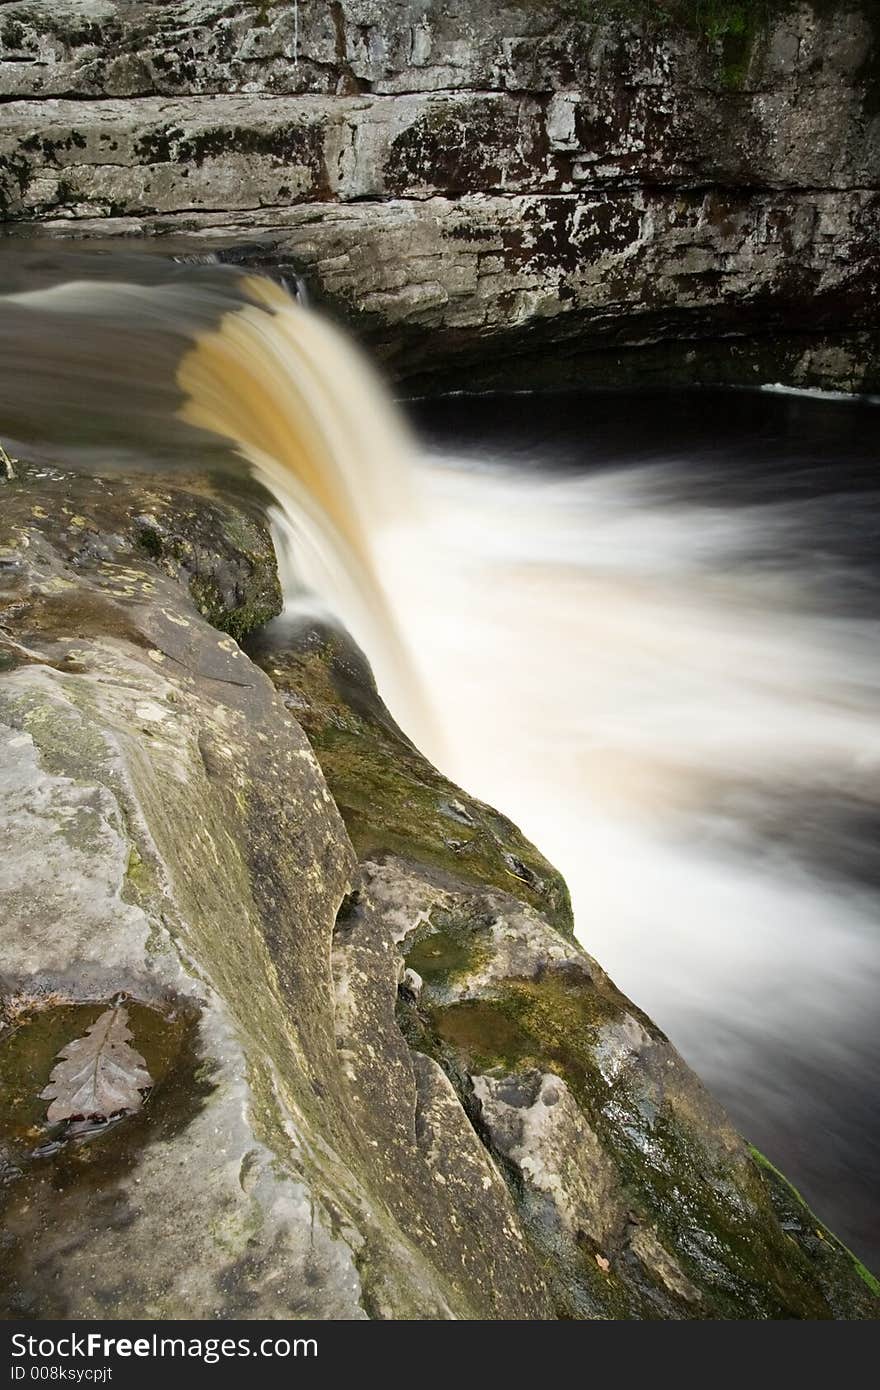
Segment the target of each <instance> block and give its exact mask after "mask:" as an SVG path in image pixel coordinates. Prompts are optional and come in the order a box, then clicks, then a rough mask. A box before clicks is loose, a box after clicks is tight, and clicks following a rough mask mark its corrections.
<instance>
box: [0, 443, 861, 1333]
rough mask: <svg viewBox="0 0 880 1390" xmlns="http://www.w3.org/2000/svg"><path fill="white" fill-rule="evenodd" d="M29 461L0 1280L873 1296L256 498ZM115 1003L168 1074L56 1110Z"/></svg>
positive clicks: (1, 695) (8, 950)
mask: <svg viewBox="0 0 880 1390" xmlns="http://www.w3.org/2000/svg"><path fill="white" fill-rule="evenodd" d="M16 474H17V477H16V479H15V480H13V481H9V482H4V481H0V490H2V497H0V502H2V508H0V744H2V750H3V751H2V758H0V848H2V858H3V873H2V876H0V924H2V925H0V932H2V938H3V940H2V948H3V949H2V959H3V978H2V1003H3V1020H2V1021H3V1027H2V1029H0V1075H2V1078H3V1087H2V1095H3V1099H2V1101H0V1176H2V1188H0V1192H2V1204H3V1236H2V1246H0V1264H2V1268H3V1274H4V1278H3V1280H2V1290H3V1292H2V1295H0V1301H2V1308H3V1312H4V1315H6V1316H26V1317H37V1318H52V1317H60V1318H72V1317H77V1318H92V1317H106V1316H109V1315H112V1316H116V1317H134V1318H138V1317H163V1318H173V1317H184V1318H202V1317H217V1316H220V1317H232V1318H250V1317H261V1316H262V1317H277V1318H281V1317H285V1318H286V1317H295V1318H296V1317H318V1318H364V1317H377V1318H428V1317H430V1318H437V1317H440V1318H449V1317H453V1318H516V1319H549V1318H557V1317H584V1318H597V1317H599V1318H602V1317H674V1318H682V1317H863V1316H871V1315H872V1314H873V1313H876V1309H877V1304H876V1300H875V1298H874V1296H873V1293H872V1287H871V1281H870V1276H867V1275H866V1274H865V1273H864V1271H860V1269H859V1267H858V1266H857V1264H856V1262H855V1261H854V1260H853V1258H852V1257H851V1256H850V1255H849V1253H848V1252H847V1251H846V1250H845V1249H844V1248H843V1247H842V1246H841V1245H840V1244H839V1243H838V1242H837V1241H836V1240H835V1238H834V1237H833V1236H832V1235H831V1234H830V1233H829V1232H828V1231H826V1230H825V1228H824V1227H823V1226H822V1225H821V1223H820V1222H819V1221H818V1220H817V1219H816V1218H815V1217H814V1216H813V1215H812V1214H811V1213H810V1212H809V1211H808V1210H807V1208H806V1207H805V1206H804V1205H803V1203H802V1202H801V1201H800V1199H799V1198H798V1197H797V1195H796V1194H795V1193H794V1191H793V1189H791V1188H790V1187H788V1185H787V1184H786V1183H785V1182H784V1180H783V1179H782V1178H781V1177H780V1176H779V1175H777V1174H776V1173H775V1171H774V1170H773V1169H772V1168H771V1167H770V1166H769V1165H768V1164H767V1162H766V1161H765V1160H763V1159H760V1158H759V1157H756V1156H755V1155H754V1154H753V1153H752V1152H751V1151H750V1150H749V1148H748V1147H747V1145H746V1144H745V1143H744V1142H743V1140H742V1139H740V1137H739V1136H738V1135H737V1134H736V1133H735V1132H734V1131H733V1130H732V1129H731V1127H730V1125H729V1123H728V1121H727V1120H726V1118H725V1117H724V1115H723V1114H722V1112H721V1111H720V1110H719V1108H718V1107H717V1106H716V1105H715V1103H714V1102H713V1101H712V1100H711V1098H710V1097H709V1096H708V1095H707V1094H706V1092H705V1091H704V1090H703V1088H702V1087H701V1086H700V1083H699V1082H698V1081H697V1079H696V1077H694V1075H693V1074H692V1073H691V1072H690V1071H689V1070H688V1069H687V1067H685V1065H684V1063H683V1062H682V1061H681V1059H680V1058H679V1057H678V1056H677V1054H676V1053H675V1051H674V1049H673V1048H672V1047H671V1045H670V1044H669V1042H668V1041H667V1040H666V1039H665V1038H664V1037H663V1035H662V1034H661V1033H660V1032H659V1031H658V1030H657V1029H656V1028H655V1027H654V1025H653V1024H652V1023H651V1021H650V1020H649V1019H647V1018H646V1017H645V1016H644V1015H642V1014H641V1013H640V1011H639V1010H638V1009H637V1008H636V1007H635V1006H634V1005H632V1004H630V1003H629V1001H627V1000H626V999H625V998H624V997H623V996H622V995H620V993H619V992H618V991H617V990H616V989H615V987H614V986H613V984H612V983H611V982H610V981H609V980H608V979H607V977H606V976H605V975H604V973H603V972H602V970H601V969H600V967H599V966H598V965H597V964H596V963H595V962H594V961H593V960H591V959H590V958H589V957H588V956H587V955H586V954H585V953H584V952H583V951H582V950H581V948H580V947H579V946H578V945H577V944H576V943H575V941H574V939H573V937H572V935H571V923H570V913H569V909H568V902H567V895H566V893H565V889H564V885H563V884H562V882H561V880H560V879H559V877H558V875H557V874H556V873H555V872H554V871H553V869H552V868H551V867H550V866H549V865H548V864H547V863H546V862H545V861H544V860H543V859H542V858H541V856H540V855H539V854H538V853H537V851H535V850H534V849H533V848H532V847H531V846H529V845H528V844H527V842H525V841H524V840H523V838H522V836H521V835H520V834H519V832H518V831H517V830H516V828H515V827H514V826H512V825H511V824H510V822H508V821H506V820H505V819H504V817H502V816H500V815H498V814H497V813H496V812H494V811H492V810H491V809H490V808H488V807H485V806H483V805H482V804H481V803H479V802H476V801H474V800H473V799H472V798H470V797H468V796H467V795H466V793H464V792H463V791H460V790H459V789H457V788H455V787H452V786H451V785H450V784H449V783H448V782H446V781H445V779H443V778H442V777H441V776H440V775H439V774H438V773H437V772H436V771H435V770H434V769H433V768H431V767H430V765H429V764H427V763H426V762H425V761H424V759H422V758H421V757H420V755H419V754H418V753H417V751H416V750H415V749H414V748H413V747H412V745H411V744H410V743H408V741H407V740H406V739H405V738H404V737H403V736H402V735H401V734H400V732H399V731H398V730H397V729H396V727H395V726H394V724H393V722H392V721H391V720H390V717H389V716H388V714H387V712H386V711H385V709H384V707H383V706H382V704H381V701H380V700H379V698H378V695H377V694H376V692H375V689H374V687H373V685H372V682H371V679H370V676H369V672H368V670H367V669H366V667H365V664H364V662H363V659H362V658H361V657H360V655H359V654H358V653H357V652H355V651H353V650H352V648H351V646H350V644H348V643H347V642H346V641H344V640H343V639H342V638H341V637H340V636H339V635H338V634H336V635H333V634H331V633H328V632H324V631H321V630H320V629H318V628H306V629H297V630H292V629H290V628H289V627H287V626H285V625H284V624H283V623H281V624H275V625H274V626H273V625H271V624H270V626H269V627H268V628H265V627H264V624H265V623H266V620H267V619H268V618H269V617H270V616H271V615H272V614H273V613H274V612H277V610H278V607H279V596H278V590H277V580H276V579H275V572H274V567H273V566H272V564H271V550H270V547H269V539H268V534H267V532H266V530H265V527H264V526H263V523H262V521H261V519H260V514H259V509H258V506H257V502H256V500H254V501H253V502H252V501H251V500H250V499H249V498H248V497H247V496H246V495H243V496H242V497H241V498H240V500H238V501H237V502H235V503H231V502H229V501H222V500H220V499H218V498H216V497H212V496H211V495H209V494H208V493H206V491H205V489H204V488H202V489H200V490H195V488H193V489H187V488H186V487H185V486H184V485H175V486H174V487H170V486H167V485H166V484H165V483H164V482H161V481H160V482H155V483H154V482H151V481H149V480H143V481H139V482H138V481H135V482H130V483H128V482H126V483H123V482H119V481H117V480H113V481H112V482H108V481H102V480H100V479H88V478H83V477H72V476H67V475H64V474H61V473H55V472H54V471H53V470H50V469H45V468H43V469H35V468H33V467H28V466H27V464H19V465H18V467H17V469H16ZM233 634H234V635H233ZM236 639H239V640H236ZM239 641H240V642H241V643H243V644H244V647H243V646H242V645H239ZM245 648H246V650H245ZM111 1005H113V1006H115V1007H116V1008H122V1007H124V1008H125V1017H126V1020H127V1027H128V1029H129V1030H130V1034H131V1041H132V1045H133V1047H134V1049H135V1050H136V1052H137V1054H138V1055H139V1059H140V1060H139V1070H138V1075H137V1080H138V1084H139V1086H140V1087H141V1090H142V1092H143V1093H144V1098H143V1103H142V1104H140V1105H139V1107H131V1108H130V1110H127V1111H125V1112H123V1113H119V1114H117V1115H114V1116H109V1117H107V1116H105V1117H97V1118H96V1117H95V1116H91V1117H89V1116H84V1117H82V1118H81V1119H79V1118H77V1117H73V1116H70V1115H65V1119H64V1120H63V1121H61V1122H60V1123H50V1122H49V1119H48V1116H47V1113H46V1112H47V1101H46V1099H45V1098H43V1097H42V1096H41V1092H43V1091H44V1090H45V1088H46V1086H47V1083H48V1081H49V1077H50V1074H52V1073H53V1070H54V1069H55V1067H56V1066H57V1058H58V1055H59V1053H61V1052H62V1051H63V1050H65V1049H68V1051H66V1053H65V1055H67V1056H68V1057H69V1056H70V1051H69V1049H70V1045H71V1044H72V1043H74V1042H75V1041H76V1040H77V1039H79V1038H82V1037H84V1036H85V1035H86V1034H87V1033H88V1030H89V1029H91V1028H92V1025H93V1024H94V1023H95V1022H96V1020H97V1019H98V1018H99V1017H100V1016H101V1015H102V1014H105V1011H106V1010H107V1009H108V1008H109V1007H110V1006H111ZM141 1063H142V1064H143V1065H142V1067H141V1066H140V1064H141ZM55 1074H56V1076H57V1075H58V1073H57V1072H56V1073H55ZM147 1077H148V1079H149V1081H150V1082H151V1087H147V1086H146V1078H147ZM67 1109H69V1107H67Z"/></svg>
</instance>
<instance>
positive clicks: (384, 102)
mask: <svg viewBox="0 0 880 1390" xmlns="http://www.w3.org/2000/svg"><path fill="white" fill-rule="evenodd" d="M878 33H880V28H878V22H877V7H876V4H875V3H874V0H846V2H845V3H843V4H832V3H829V0H768V3H767V4H765V5H761V6H757V5H752V4H746V3H740V0H717V3H715V4H713V5H711V6H707V5H702V4H698V3H697V0H666V2H665V3H664V4H662V5H661V4H657V3H652V0H628V2H627V3H626V4H618V3H616V0H577V3H575V0H571V2H570V3H568V0H547V3H535V2H534V0H527V2H526V0H519V2H515V3H512V4H506V5H504V6H501V7H498V6H496V5H491V4H488V3H486V0H468V3H467V4H463V3H456V0H453V3H451V4H443V5H440V4H435V3H425V0H395V3H392V4H385V5H376V4H375V3H374V0H333V3H329V4H328V3H325V0H298V3H297V4H294V5H290V4H281V3H274V2H273V0H267V2H266V3H265V4H254V3H250V2H249V0H194V3H191V4H188V5H186V6H184V7H180V6H171V7H169V6H167V5H162V4H145V5H137V6H131V5H128V4H122V3H119V0H77V3H76V4H74V5H65V6H63V7H60V8H59V7H58V6H57V5H55V4H53V3H51V0H11V2H8V3H6V4H4V6H3V17H2V22H0V97H2V98H3V99H4V107H3V122H2V130H0V213H2V215H3V217H4V218H5V219H6V220H7V222H8V223H9V225H10V226H16V227H21V228H22V229H27V228H29V227H34V226H44V227H47V228H49V229H51V230H52V231H53V232H54V233H57V234H61V235H69V236H86V237H95V236H106V235H113V234H117V233H118V234H124V235H131V234H133V233H149V234H157V235H161V236H164V237H166V238H171V239H177V240H178V241H180V239H181V238H184V239H189V241H188V246H187V249H186V254H193V253H195V254H199V253H200V254H207V253H210V252H211V251H212V250H217V249H219V248H225V249H226V251H227V252H229V253H230V254H232V255H234V256H235V257H236V258H239V259H245V260H248V261H250V262H251V263H253V264H255V265H258V266H260V267H262V268H269V269H271V268H285V267H290V268H293V269H294V270H296V271H297V272H299V273H302V274H304V275H305V276H306V278H307V280H308V283H309V285H310V288H311V289H312V291H313V292H314V293H315V294H316V295H318V296H321V297H323V298H324V299H325V300H326V301H327V302H328V303H330V304H332V305H333V306H334V307H335V308H336V309H337V310H338V312H339V313H341V314H342V315H343V316H344V317H345V318H346V319H347V320H348V321H349V322H350V323H351V324H352V325H353V326H354V327H355V329H356V331H357V332H359V333H360V335H361V336H362V337H364V338H365V339H366V340H367V341H369V343H370V344H371V346H372V347H373V349H374V350H375V351H376V352H378V353H379V354H380V355H382V356H383V357H384V358H385V360H386V361H387V363H388V365H389V368H390V370H391V371H392V372H393V373H394V375H395V376H396V377H397V378H398V379H400V380H402V381H406V382H407V383H408V386H409V389H411V390H412V391H417V390H428V389H436V388H438V387H441V386H442V387H450V386H455V385H458V386H462V385H465V386H467V387H468V388H470V389H474V388H476V387H478V386H480V385H482V386H504V385H506V386H508V387H511V386H522V385H526V384H534V383H535V382H536V381H539V382H542V383H543V384H560V383H567V384H579V385H583V384H585V383H588V382H594V383H597V384H604V383H608V382H613V383H618V384H623V383H629V382H634V381H644V380H658V379H659V380H676V381H688V380H696V381H700V380H702V381H726V380H732V381H738V382H745V383H749V384H760V383H762V382H772V381H777V380H779V381H785V382H787V383H789V384H793V385H800V386H820V387H834V388H840V389H843V390H877V389H880V369H878V360H880V358H878V332H877V319H876V312H875V309H874V304H875V302H876V294H877V289H878V285H880V239H878V235H877V225H878V216H877V214H878V201H880V184H878V177H877V171H878V168H880V102H878V85H877V84H878V72H880V47H878ZM193 238H195V244H194V245H193Z"/></svg>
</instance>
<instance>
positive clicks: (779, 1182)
mask: <svg viewBox="0 0 880 1390" xmlns="http://www.w3.org/2000/svg"><path fill="white" fill-rule="evenodd" d="M749 1152H750V1153H751V1155H752V1157H753V1158H754V1160H755V1162H756V1163H757V1165H758V1167H759V1168H760V1170H761V1172H762V1176H763V1177H764V1179H765V1181H766V1182H767V1185H768V1188H769V1191H770V1194H771V1200H772V1201H774V1205H775V1206H776V1207H777V1208H779V1209H780V1211H781V1213H783V1214H784V1212H785V1211H788V1212H789V1213H790V1212H791V1210H792V1208H793V1209H794V1211H795V1212H799V1213H800V1214H801V1215H802V1217H803V1225H804V1227H805V1228H808V1229H812V1230H813V1231H815V1233H816V1236H817V1237H818V1238H819V1239H820V1240H824V1241H826V1242H827V1243H828V1244H829V1245H830V1246H831V1247H832V1249H834V1250H836V1251H839V1252H840V1254H841V1255H843V1256H844V1257H845V1258H846V1259H847V1260H848V1261H850V1262H851V1264H852V1266H853V1268H854V1270H855V1272H856V1274H857V1275H858V1276H859V1278H860V1279H861V1280H862V1282H863V1283H864V1284H866V1285H867V1286H868V1288H869V1289H870V1291H871V1293H872V1294H874V1295H875V1296H876V1297H880V1280H878V1279H876V1278H875V1277H874V1275H873V1274H872V1273H871V1271H870V1270H869V1269H868V1268H867V1267H866V1266H865V1265H863V1264H862V1262H861V1260H860V1259H859V1258H858V1256H857V1255H854V1254H853V1252H852V1251H851V1250H850V1249H849V1247H848V1246H846V1245H844V1243H843V1241H842V1240H840V1239H839V1238H838V1237H837V1236H836V1235H835V1234H834V1232H833V1231H830V1230H829V1229H828V1227H827V1226H826V1225H825V1224H824V1222H822V1221H820V1220H819V1218H818V1217H817V1216H816V1214H815V1212H814V1211H812V1209H811V1208H810V1207H809V1206H808V1205H807V1203H806V1201H805V1200H804V1198H803V1197H802V1196H801V1194H800V1192H798V1190H797V1188H796V1187H795V1186H794V1183H791V1182H789V1180H788V1178H787V1177H786V1176H785V1174H784V1173H780V1171H779V1169H778V1168H777V1167H775V1166H774V1164H772V1163H771V1162H770V1160H769V1158H767V1156H766V1154H763V1153H761V1150H760V1149H756V1148H755V1146H754V1144H750V1145H749Z"/></svg>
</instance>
